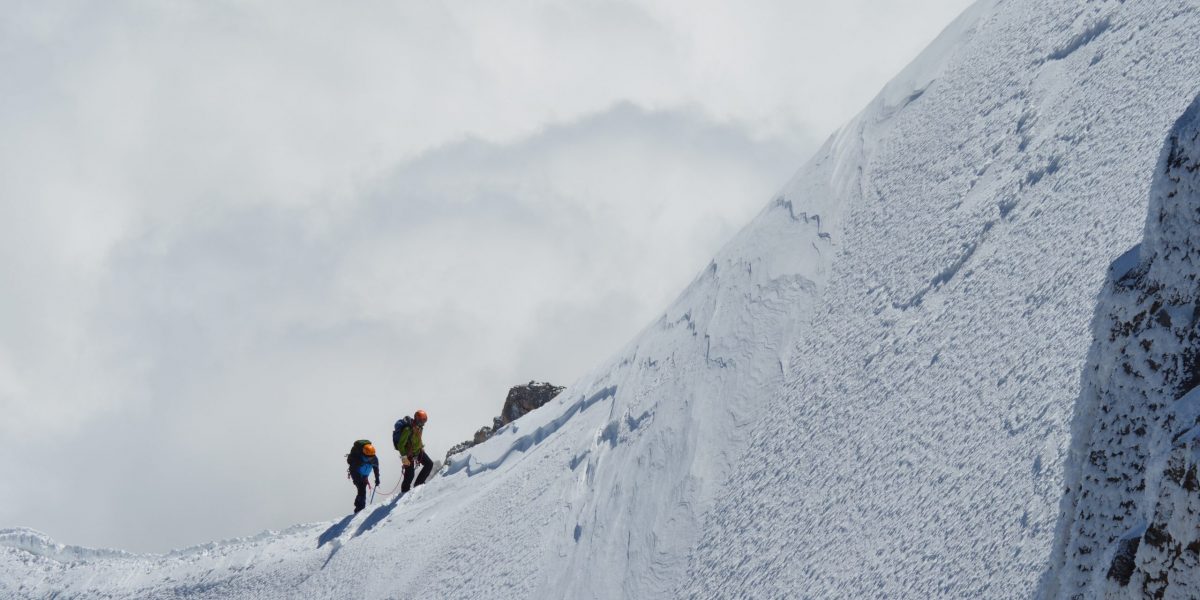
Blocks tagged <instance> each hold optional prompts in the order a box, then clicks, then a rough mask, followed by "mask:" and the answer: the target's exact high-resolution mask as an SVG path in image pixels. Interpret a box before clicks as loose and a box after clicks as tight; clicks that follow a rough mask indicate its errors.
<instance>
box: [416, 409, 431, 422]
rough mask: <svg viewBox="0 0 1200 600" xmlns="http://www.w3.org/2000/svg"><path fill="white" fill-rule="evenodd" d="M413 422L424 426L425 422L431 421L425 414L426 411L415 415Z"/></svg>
mask: <svg viewBox="0 0 1200 600" xmlns="http://www.w3.org/2000/svg"><path fill="white" fill-rule="evenodd" d="M413 420H414V421H416V422H417V423H420V424H421V425H424V424H425V421H428V420H429V415H427V414H425V411H423V410H418V411H417V413H416V414H415V415H413Z"/></svg>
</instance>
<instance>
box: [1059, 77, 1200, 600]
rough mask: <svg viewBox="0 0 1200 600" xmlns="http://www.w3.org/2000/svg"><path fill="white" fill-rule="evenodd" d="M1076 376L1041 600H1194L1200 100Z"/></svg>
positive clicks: (1169, 149)
mask: <svg viewBox="0 0 1200 600" xmlns="http://www.w3.org/2000/svg"><path fill="white" fill-rule="evenodd" d="M1109 279H1110V281H1109V283H1108V284H1107V285H1106V286H1105V290H1104V292H1103V293H1102V295H1101V299H1100V302H1099V304H1098V307H1097V314H1096V321H1095V326H1094V330H1095V341H1094V343H1093V346H1092V350H1091V354H1090V356H1089V358H1088V362H1087V366H1086V368H1085V369H1084V372H1083V394H1082V396H1081V397H1080V400H1079V407H1078V409H1077V411H1076V416H1075V418H1076V422H1075V427H1074V443H1073V445H1072V447H1071V455H1070V462H1069V463H1068V464H1069V466H1068V470H1067V485H1068V486H1069V487H1068V492H1067V495H1066V498H1065V499H1064V501H1063V516H1062V523H1061V525H1060V534H1059V535H1060V538H1061V539H1060V541H1059V547H1058V550H1057V552H1056V554H1057V556H1056V557H1055V563H1054V565H1053V566H1054V568H1055V572H1054V577H1053V580H1052V583H1051V584H1050V586H1049V587H1048V589H1047V592H1048V595H1051V596H1068V597H1080V598H1084V597H1120V596H1121V595H1124V596H1125V597H1131V598H1137V597H1143V596H1145V597H1149V598H1163V597H1169V598H1197V597H1200V568H1198V567H1200V481H1197V478H1196V464H1197V459H1198V458H1200V455H1198V454H1197V452H1198V451H1200V441H1198V439H1197V433H1198V432H1200V429H1197V425H1198V424H1200V421H1198V420H1197V417H1198V416H1200V387H1198V386H1200V98H1197V99H1196V101H1195V102H1194V103H1193V104H1192V106H1191V108H1189V109H1188V110H1187V111H1186V113H1185V114H1184V115H1183V117H1182V118H1180V120H1179V122H1178V123H1177V124H1176V125H1175V127H1174V128H1173V129H1172V130H1171V133H1170V135H1169V136H1168V138H1167V143H1166V146H1165V147H1164V149H1163V151H1162V156H1161V158H1160V159H1159V162H1158V168H1157V169H1156V170H1155V181H1154V184H1153V188H1152V192H1151V193H1150V210H1149V215H1148V217H1147V219H1146V229H1145V235H1144V239H1143V241H1142V243H1141V244H1139V245H1138V246H1136V247H1134V248H1133V249H1132V250H1130V251H1129V252H1127V253H1126V254H1125V255H1124V256H1122V257H1121V259H1118V260H1117V261H1116V262H1115V263H1114V264H1113V267H1112V268H1111V269H1110V271H1109Z"/></svg>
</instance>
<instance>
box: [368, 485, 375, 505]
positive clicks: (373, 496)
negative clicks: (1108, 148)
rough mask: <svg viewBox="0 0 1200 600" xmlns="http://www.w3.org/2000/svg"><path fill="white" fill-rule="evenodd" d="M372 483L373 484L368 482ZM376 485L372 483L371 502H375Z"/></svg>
mask: <svg viewBox="0 0 1200 600" xmlns="http://www.w3.org/2000/svg"><path fill="white" fill-rule="evenodd" d="M367 485H371V484H369V483H368V484H367ZM375 489H376V488H375V486H373V485H371V504H375Z"/></svg>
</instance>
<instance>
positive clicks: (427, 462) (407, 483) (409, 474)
mask: <svg viewBox="0 0 1200 600" xmlns="http://www.w3.org/2000/svg"><path fill="white" fill-rule="evenodd" d="M416 462H419V463H421V474H420V475H417V481H416V482H413V473H415V472H416V470H417V469H416V465H415V464H414V465H409V466H407V467H404V483H401V484H400V492H401V493H404V492H407V491H408V490H410V489H412V488H414V487H416V486H418V485H421V484H423V483H425V478H426V477H429V472H430V471H432V470H433V459H431V458H429V455H428V454H425V451H424V450H422V451H421V452H420V453H419V454H417V460H416Z"/></svg>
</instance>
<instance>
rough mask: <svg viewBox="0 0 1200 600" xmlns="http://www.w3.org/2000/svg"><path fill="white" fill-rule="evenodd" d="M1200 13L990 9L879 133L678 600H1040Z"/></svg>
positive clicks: (1152, 7)
mask: <svg viewBox="0 0 1200 600" xmlns="http://www.w3.org/2000/svg"><path fill="white" fill-rule="evenodd" d="M1197 8H1198V3H1197V2H1146V1H1128V2H1116V1H1111V2H1103V1H1088V2H1085V1H1054V2H1048V1H1038V0H1008V1H1003V2H996V3H994V4H991V3H980V4H978V5H976V6H975V7H974V8H973V9H972V10H971V11H969V12H968V14H967V15H965V16H964V20H962V21H960V22H959V23H957V24H956V25H955V26H954V27H952V29H951V31H950V32H948V34H949V35H953V36H955V37H956V39H957V41H956V42H955V43H954V44H950V45H948V46H949V47H948V48H947V45H945V44H942V43H941V42H939V44H938V45H939V46H941V48H939V50H938V52H937V53H936V54H933V55H926V56H922V57H921V58H920V59H918V61H917V63H916V64H915V65H914V66H913V67H912V69H911V71H913V72H914V73H919V72H921V71H922V70H923V69H927V68H936V69H937V71H936V74H935V76H934V77H932V80H931V81H930V82H929V83H928V85H918V86H917V87H916V89H917V91H916V92H912V93H905V90H904V89H903V88H899V87H896V86H897V85H899V84H900V83H903V82H904V79H905V76H902V77H901V79H899V80H897V83H896V84H894V85H893V87H894V89H892V90H890V93H885V94H884V96H882V97H881V98H880V99H879V100H877V101H876V102H875V103H874V104H873V105H872V106H870V107H869V108H868V109H867V111H866V112H865V113H864V114H863V116H862V117H861V118H860V119H859V120H858V122H857V123H856V124H855V127H856V128H857V130H858V135H861V137H862V140H863V141H862V144H861V146H862V148H863V157H862V159H861V163H860V168H861V186H860V189H861V196H857V197H850V198H846V199H845V202H846V203H847V206H848V209H847V210H846V212H845V220H844V225H843V226H842V230H843V231H842V233H841V235H840V236H835V238H834V239H835V246H836V252H837V253H836V256H835V258H834V261H833V266H832V272H831V274H830V276H829V280H828V281H829V283H828V285H827V287H826V288H825V289H824V291H823V294H822V298H821V302H820V308H819V309H818V310H817V312H816V314H815V315H814V317H813V319H812V321H811V323H810V324H809V325H808V326H807V327H806V329H807V330H808V331H810V332H811V335H807V336H803V337H802V338H801V339H800V343H799V348H798V349H797V351H796V353H795V357H794V363H793V371H794V372H795V373H796V377H795V378H793V379H792V380H791V381H790V382H789V384H788V386H787V389H786V391H785V393H783V394H780V396H779V397H777V398H776V399H775V400H773V401H772V402H771V404H770V409H768V411H767V413H768V414H770V415H772V418H771V419H770V420H769V421H768V422H766V423H764V424H763V425H764V426H763V427H762V428H761V429H757V430H756V431H755V432H754V434H753V436H752V440H751V443H750V446H749V448H748V449H747V450H746V451H745V453H744V455H743V459H742V463H743V464H744V465H745V472H744V473H743V475H742V476H741V477H739V480H738V481H737V482H735V483H734V484H733V485H732V486H731V487H730V489H729V490H728V491H727V492H726V493H725V494H724V495H723V499H722V501H721V502H719V503H718V506H717V508H716V509H715V511H714V513H713V515H712V516H711V517H710V518H709V521H710V523H712V527H711V528H708V529H706V531H705V535H704V537H703V541H702V543H701V544H700V545H699V546H698V547H697V549H696V551H695V552H694V556H693V560H692V562H691V565H690V567H689V577H688V578H687V579H686V580H685V581H684V582H682V583H681V585H680V588H679V590H678V593H677V596H680V597H700V598H711V597H755V598H793V597H798V598H832V597H836V598H1030V597H1035V596H1036V595H1037V594H1038V593H1039V589H1040V588H1039V586H1040V585H1041V582H1042V579H1043V577H1044V576H1045V573H1046V570H1047V568H1048V565H1049V563H1050V557H1051V550H1052V546H1053V541H1054V540H1053V538H1054V533H1055V528H1056V523H1057V518H1058V515H1059V505H1060V501H1061V499H1062V494H1063V489H1064V478H1063V472H1062V470H1061V469H1062V467H1061V465H1063V463H1064V460H1065V458H1066V456H1065V455H1066V452H1067V449H1068V447H1069V445H1070V443H1071V431H1070V423H1071V418H1072V411H1073V408H1074V405H1075V401H1076V399H1077V398H1079V397H1080V390H1081V388H1080V379H1081V375H1084V366H1085V361H1086V359H1087V354H1088V350H1089V348H1090V346H1091V343H1092V330H1091V327H1090V324H1091V322H1092V319H1093V315H1094V313H1095V311H1096V307H1097V293H1098V292H1099V291H1100V290H1101V289H1102V287H1103V285H1104V283H1105V281H1106V277H1107V272H1108V266H1109V265H1110V263H1112V262H1113V260H1114V259H1116V258H1117V257H1118V256H1120V255H1121V254H1122V253H1123V252H1124V251H1125V250H1127V249H1129V248H1130V247H1131V246H1133V245H1135V244H1136V243H1138V242H1139V241H1140V240H1141V238H1142V227H1143V224H1144V223H1145V215H1146V214H1147V213H1146V210H1147V200H1148V197H1149V194H1148V193H1147V190H1148V189H1150V184H1151V179H1152V177H1153V174H1154V169H1155V164H1156V163H1155V161H1156V159H1157V158H1158V156H1159V153H1160V149H1161V147H1162V143H1163V140H1164V139H1166V136H1167V132H1168V131H1169V129H1170V127H1171V125H1172V123H1173V122H1174V120H1175V119H1176V118H1177V117H1178V116H1179V115H1180V114H1181V113H1182V112H1183V110H1184V109H1185V108H1186V107H1187V106H1188V104H1189V103H1190V102H1191V99H1192V98H1193V97H1194V96H1195V95H1196V91H1197V89H1198V88H1200V44H1196V32H1197V31H1200V13H1198V12H1197ZM947 53H948V54H947ZM935 61H940V62H935ZM931 65H932V67H931ZM911 74H912V73H910V75H911ZM916 79H917V81H922V80H924V79H927V77H918V78H916ZM851 189H854V188H853V187H852V188H851ZM1130 316H1132V314H1131V315H1130ZM1172 318H1173V319H1174V318H1176V317H1172ZM1189 318H1190V315H1189ZM1185 323H1186V319H1185V321H1184V322H1183V323H1180V324H1179V326H1180V327H1183V326H1184V325H1185ZM1156 360H1157V359H1156ZM1116 476H1117V477H1120V476H1121V474H1116ZM1185 537H1186V536H1185ZM1184 539H1185V538H1179V541H1182V543H1183V544H1185V545H1186V544H1187V542H1186V541H1183V540H1184ZM1106 550H1107V548H1096V549H1095V552H1097V553H1104V552H1105V551H1106ZM1180 564H1181V565H1182V564H1183V563H1180ZM1107 566H1108V565H1107V563H1105V565H1104V567H1105V568H1107ZM1100 576H1101V577H1103V576H1104V575H1103V574H1101V575H1100Z"/></svg>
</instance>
